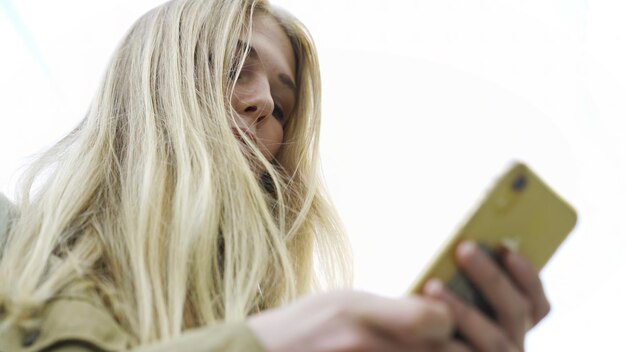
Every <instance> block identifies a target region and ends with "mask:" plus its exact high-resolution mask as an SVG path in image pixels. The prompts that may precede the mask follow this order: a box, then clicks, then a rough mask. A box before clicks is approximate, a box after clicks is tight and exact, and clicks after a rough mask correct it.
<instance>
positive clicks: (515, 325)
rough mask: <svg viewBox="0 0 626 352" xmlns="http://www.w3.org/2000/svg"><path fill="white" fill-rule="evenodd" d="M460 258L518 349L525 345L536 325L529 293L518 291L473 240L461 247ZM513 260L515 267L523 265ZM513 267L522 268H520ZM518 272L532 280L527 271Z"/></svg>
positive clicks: (464, 269)
mask: <svg viewBox="0 0 626 352" xmlns="http://www.w3.org/2000/svg"><path fill="white" fill-rule="evenodd" d="M456 256H457V261H458V263H459V266H460V267H461V268H462V270H463V271H464V272H465V274H466V275H467V276H468V277H469V278H470V280H471V281H472V282H473V283H474V285H475V286H476V287H477V288H478V290H479V291H480V292H481V294H482V295H483V296H484V297H485V298H486V299H487V301H489V304H490V305H491V307H492V308H493V310H494V311H495V313H496V318H497V320H498V322H499V323H500V325H502V327H503V328H504V330H505V331H506V333H507V334H508V335H509V337H510V338H511V339H512V340H513V341H514V342H515V343H516V344H517V345H518V346H523V343H524V336H525V335H526V332H527V331H528V329H529V327H531V326H532V325H533V323H534V321H533V317H532V311H533V309H532V307H531V302H530V301H529V299H528V298H527V297H526V295H525V293H526V292H522V290H520V289H518V287H517V285H516V284H514V283H513V281H511V279H510V278H509V276H508V275H507V274H505V273H504V272H503V270H502V269H501V268H500V267H499V266H498V264H496V263H495V262H494V261H493V260H492V259H491V258H489V257H488V256H487V254H485V253H484V252H483V251H482V250H481V249H480V248H479V247H478V245H476V243H474V242H469V241H465V242H463V243H461V244H460V245H459V246H458V247H457V252H456ZM511 259H513V261H514V262H515V263H511V264H519V263H517V262H516V260H515V259H517V258H509V260H508V261H511ZM513 266H514V267H516V269H520V268H518V266H519V265H513ZM517 273H518V274H519V276H521V277H522V278H523V279H524V280H526V281H532V278H531V277H530V276H531V275H529V274H528V273H526V272H524V271H523V270H521V269H520V270H518V271H517ZM537 280H538V278H537ZM524 283H526V282H524Z"/></svg>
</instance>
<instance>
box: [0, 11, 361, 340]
mask: <svg viewBox="0 0 626 352" xmlns="http://www.w3.org/2000/svg"><path fill="white" fill-rule="evenodd" d="M254 11H264V12H266V13H268V14H271V15H272V16H274V17H275V18H276V19H277V21H278V22H279V23H280V24H281V25H282V26H283V28H284V29H285V31H286V33H287V34H288V36H289V38H290V40H291V42H292V45H293V48H294V52H295V53H296V58H297V84H298V90H299V93H298V100H297V106H296V108H295V110H294V114H293V116H292V118H291V119H290V122H289V123H288V125H287V126H286V129H285V143H284V145H283V146H282V148H281V150H280V152H279V153H278V155H277V156H276V160H274V161H272V162H270V161H267V160H265V158H263V154H262V153H261V151H260V150H259V149H258V148H257V147H256V146H255V145H254V143H250V140H248V139H246V140H245V142H246V143H249V144H250V145H249V148H242V147H241V145H240V143H241V142H240V141H238V139H237V138H236V137H235V136H234V135H233V133H232V130H231V128H232V126H233V119H234V118H235V117H234V113H233V111H232V108H231V107H230V103H229V102H230V95H231V94H232V91H233V83H232V82H231V80H229V78H228V77H229V71H230V72H232V71H233V70H234V71H235V72H237V73H238V72H239V71H240V70H241V66H242V62H241V61H242V60H240V59H237V58H238V57H239V56H238V55H236V52H237V50H238V41H239V39H242V38H244V39H245V38H249V37H250V34H251V32H250V28H251V21H252V15H253V13H254ZM246 42H249V40H247V41H246ZM319 133H320V76H319V65H318V61H317V53H316V50H315V47H314V44H313V42H312V40H311V38H310V36H309V34H308V32H307V31H306V29H305V28H304V27H303V26H302V25H301V24H300V23H299V22H298V21H297V20H296V19H295V18H293V17H292V16H291V15H289V14H287V13H286V12H284V11H279V10H277V9H274V8H272V7H270V6H269V5H268V4H267V3H266V2H265V1H256V0H228V1H224V0H175V1H171V2H168V3H165V4H163V5H162V6H160V7H157V8H155V9H153V10H152V11H150V12H148V13H147V14H145V15H144V16H143V17H141V18H140V19H139V20H138V21H137V22H136V23H135V24H134V25H133V27H132V28H131V30H130V31H129V33H128V34H127V36H126V37H125V39H124V40H123V41H122V43H121V44H120V45H119V47H118V48H117V50H116V52H115V54H114V56H113V58H112V60H111V63H110V65H109V67H108V69H107V71H106V74H105V77H104V80H103V82H102V84H101V86H100V88H99V91H98V93H97V95H96V97H95V99H94V101H93V103H92V105H91V108H90V110H89V112H88V114H87V116H86V117H85V119H84V120H83V121H82V122H81V123H80V124H79V126H78V127H77V128H76V129H74V130H73V131H72V132H71V133H70V134H68V135H67V136H66V137H65V138H63V139H62V140H61V141H60V142H58V143H57V144H56V145H55V146H54V147H52V148H51V149H50V150H48V151H47V152H45V153H44V154H43V155H41V157H40V158H38V160H37V161H36V162H34V163H33V164H32V165H31V166H30V168H29V169H28V171H27V172H26V173H25V174H24V176H23V184H22V186H21V188H20V191H19V192H18V196H17V200H16V201H17V206H16V208H17V215H16V217H15V219H14V220H13V222H12V224H11V229H10V233H9V237H8V240H7V244H6V247H5V248H4V251H3V255H2V259H1V262H0V316H4V320H5V323H7V322H8V323H11V324H17V325H20V324H21V325H24V326H25V325H28V324H34V323H33V322H34V321H36V320H35V319H34V317H35V316H36V312H37V311H39V310H40V309H41V308H42V307H43V306H44V305H45V303H46V302H47V301H49V300H50V299H51V298H54V297H55V295H58V293H59V292H60V291H61V290H62V289H63V288H64V287H66V285H68V284H70V283H72V282H75V281H76V280H78V279H87V280H86V281H87V282H90V283H91V284H92V285H93V287H94V288H95V289H96V291H97V292H98V293H99V294H100V295H101V296H102V298H103V300H104V302H106V305H107V307H108V309H109V310H110V311H111V314H112V315H113V316H114V317H115V318H116V319H117V320H118V321H119V323H120V324H121V325H122V326H123V327H124V328H125V329H126V330H128V331H129V332H130V333H131V336H133V337H134V344H144V343H148V342H152V341H155V340H157V339H161V338H170V337H173V336H176V335H178V334H180V333H181V332H182V331H183V330H185V329H188V328H192V327H197V326H201V325H205V324H210V323H212V322H216V321H219V320H227V321H229V320H241V319H244V318H245V317H246V316H248V315H250V314H253V313H255V312H259V311H261V310H263V309H267V308H271V307H277V306H280V305H282V304H284V303H286V302H289V301H291V300H293V299H295V298H297V297H298V296H301V295H303V294H307V293H310V292H315V291H319V290H321V289H326V288H333V287H343V286H349V285H350V284H351V253H350V248H349V244H348V241H347V237H346V235H345V233H344V230H343V227H342V225H341V222H340V220H339V218H338V216H337V214H336V211H335V210H334V208H333V206H332V203H331V202H330V200H329V198H328V196H327V194H326V192H325V188H324V185H323V179H322V176H321V173H320V168H319V163H318V159H319V155H318V153H319V152H318V151H319V147H318V145H319ZM248 150H249V152H248ZM244 153H251V154H250V155H245V154H244ZM250 156H253V157H254V158H252V160H256V162H257V163H259V164H260V165H262V169H263V170H265V172H264V174H263V177H261V180H262V182H260V181H259V177H258V175H256V174H255V172H254V171H253V168H251V165H250V160H251V158H250Z"/></svg>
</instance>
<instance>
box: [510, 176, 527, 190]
mask: <svg viewBox="0 0 626 352" xmlns="http://www.w3.org/2000/svg"><path fill="white" fill-rule="evenodd" d="M526 183H527V181H526V176H524V175H520V176H518V177H517V178H516V179H515V181H513V190H514V191H516V192H521V191H523V190H524V188H526Z"/></svg>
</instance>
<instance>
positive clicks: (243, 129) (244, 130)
mask: <svg viewBox="0 0 626 352" xmlns="http://www.w3.org/2000/svg"><path fill="white" fill-rule="evenodd" d="M241 131H242V132H243V133H245V134H246V135H247V136H248V138H250V139H251V140H252V141H253V142H254V143H257V140H256V137H255V136H254V133H252V131H250V130H249V129H247V128H241ZM233 133H235V136H237V137H238V138H239V139H243V138H241V134H240V132H239V130H238V129H237V128H234V127H233Z"/></svg>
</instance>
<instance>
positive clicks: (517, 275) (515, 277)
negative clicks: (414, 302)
mask: <svg viewBox="0 0 626 352" xmlns="http://www.w3.org/2000/svg"><path fill="white" fill-rule="evenodd" d="M456 259H457V262H458V264H459V266H460V267H461V268H462V269H463V271H464V272H465V273H466V275H467V276H468V277H469V279H470V280H471V281H472V282H473V283H474V285H475V286H476V287H477V288H478V289H479V290H480V292H481V293H482V294H483V296H484V297H485V298H486V299H487V301H488V302H489V303H490V305H491V307H492V308H493V310H494V312H495V318H496V320H495V321H494V320H492V319H490V318H488V317H486V316H485V315H484V314H482V313H481V312H480V311H478V310H477V309H475V308H473V307H471V306H468V305H466V304H465V303H464V302H462V301H461V300H460V299H459V298H458V297H456V296H455V295H454V294H453V293H452V292H451V291H449V290H447V289H446V288H445V287H444V286H443V284H442V283H441V282H440V281H438V280H431V281H429V282H428V283H427V284H426V287H425V290H424V292H425V295H426V296H428V297H433V298H436V299H439V300H441V301H443V302H446V303H447V304H448V306H449V307H450V309H451V311H452V312H453V315H454V320H455V323H456V326H457V329H458V330H459V331H460V333H461V334H462V335H463V336H464V337H465V339H466V340H467V342H468V343H469V344H470V346H471V348H472V350H475V351H481V352H490V351H523V350H524V337H525V335H526V332H528V330H530V328H532V327H533V326H535V325H536V324H537V323H538V322H539V321H540V320H541V319H543V318H544V317H545V316H546V315H547V314H548V312H549V311H550V304H549V303H548V300H547V299H546V296H545V294H544V290H543V285H542V283H541V280H540V278H539V274H538V272H537V271H536V270H535V269H534V268H533V266H532V265H531V264H530V263H529V262H528V261H527V260H526V259H524V258H523V257H522V256H520V255H519V254H517V253H515V252H512V251H507V250H505V251H504V253H503V255H502V264H503V268H502V269H501V268H500V267H499V266H498V265H497V264H496V263H495V262H494V261H493V260H492V259H490V258H489V257H488V256H487V255H486V254H485V253H483V251H481V250H480V249H479V248H478V246H477V245H476V244H475V243H473V242H464V243H462V244H461V245H459V246H458V247H457V250H456ZM505 272H506V273H505Z"/></svg>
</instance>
